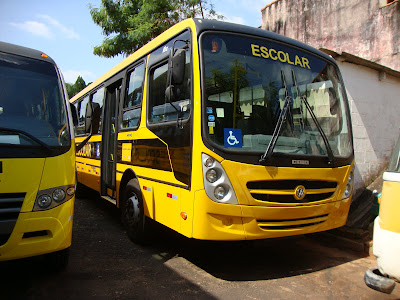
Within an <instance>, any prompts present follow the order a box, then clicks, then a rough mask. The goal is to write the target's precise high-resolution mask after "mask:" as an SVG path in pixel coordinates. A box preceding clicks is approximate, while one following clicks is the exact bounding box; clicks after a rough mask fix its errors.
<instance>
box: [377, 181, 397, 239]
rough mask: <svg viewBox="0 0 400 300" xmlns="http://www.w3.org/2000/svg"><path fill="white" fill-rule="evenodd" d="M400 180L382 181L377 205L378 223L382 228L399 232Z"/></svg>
mask: <svg viewBox="0 0 400 300" xmlns="http://www.w3.org/2000/svg"><path fill="white" fill-rule="evenodd" d="M399 195H400V182H395V181H386V180H384V181H383V187H382V196H381V202H380V207H379V225H380V226H381V228H382V229H385V230H388V231H393V232H397V233H399V234H400V218H399V213H400V196H399Z"/></svg>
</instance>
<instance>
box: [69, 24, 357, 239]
mask: <svg viewBox="0 0 400 300" xmlns="http://www.w3.org/2000/svg"><path fill="white" fill-rule="evenodd" d="M71 102H72V103H73V104H74V105H75V107H76V109H77V111H78V113H79V121H80V123H79V125H78V126H77V127H76V135H77V138H76V142H80V141H82V140H83V139H85V138H86V135H85V134H84V121H85V118H87V116H86V115H85V114H86V110H85V107H87V104H88V103H89V104H92V107H93V109H92V110H91V111H90V112H89V115H94V114H96V115H99V116H101V126H100V127H99V129H98V133H97V134H94V135H93V137H92V138H91V139H90V140H89V142H88V144H87V145H86V146H85V147H84V148H83V149H82V150H81V151H80V152H79V153H78V154H77V162H76V168H77V174H78V175H77V176H78V181H79V182H80V183H82V184H83V185H86V186H87V187H90V188H92V189H94V190H96V191H98V192H99V193H100V195H101V196H102V197H103V198H104V199H107V200H108V201H110V202H112V203H114V204H115V205H116V206H118V207H119V208H120V209H121V218H122V222H123V223H124V225H125V227H126V230H127V233H128V235H129V236H130V238H131V239H132V240H134V241H137V242H140V241H143V240H144V239H145V238H146V237H147V228H148V222H149V219H153V220H155V221H157V222H159V223H161V224H163V225H165V226H167V227H169V228H171V229H173V230H175V231H177V232H179V233H180V234H182V235H184V236H186V237H190V238H195V239H206V240H252V239H266V238H273V237H282V236H291V235H299V234H305V233H311V232H317V231H322V230H328V229H332V228H336V227H339V226H342V225H344V224H345V222H346V219H347V215H348V210H349V206H350V202H351V196H352V190H353V182H354V180H353V179H354V175H353V164H354V151H353V143H352V131H351V121H350V113H349V105H348V100H347V96H346V92H345V87H344V84H343V81H342V78H341V75H340V71H339V69H338V67H337V65H336V63H335V61H334V60H333V59H332V58H331V57H329V56H327V55H325V54H324V53H322V52H320V51H318V50H316V49H313V48H311V47H309V46H307V45H305V44H302V43H300V42H297V41H294V40H292V39H288V38H286V37H283V36H280V35H277V34H274V33H271V32H268V31H264V30H261V29H256V28H251V27H247V26H242V25H237V24H232V23H225V22H220V21H214V20H203V19H188V20H185V21H182V22H180V23H178V24H177V25H175V26H173V27H171V28H170V29H168V30H167V31H165V32H164V33H162V34H161V35H159V36H158V37H156V38H154V39H153V40H151V41H150V42H149V43H148V44H146V45H145V46H143V47H142V48H140V49H139V50H137V51H136V52H135V53H133V54H132V55H130V56H129V57H127V58H126V59H125V60H123V61H122V62H121V63H119V64H118V65H117V66H115V67H114V68H113V69H111V70H110V71H109V72H107V73H106V74H104V75H103V76H102V77H100V78H99V79H98V80H96V81H95V82H93V83H92V84H91V85H89V86H88V87H86V88H85V89H84V90H82V91H81V92H80V93H79V94H77V95H76V96H75V97H74V98H73V99H71Z"/></svg>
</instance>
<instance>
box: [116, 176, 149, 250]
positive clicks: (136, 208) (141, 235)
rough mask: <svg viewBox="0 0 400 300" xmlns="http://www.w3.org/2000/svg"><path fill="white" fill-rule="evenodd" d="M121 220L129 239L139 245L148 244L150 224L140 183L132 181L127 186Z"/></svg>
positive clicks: (135, 180)
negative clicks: (145, 211) (145, 212)
mask: <svg viewBox="0 0 400 300" xmlns="http://www.w3.org/2000/svg"><path fill="white" fill-rule="evenodd" d="M121 220H122V223H123V225H124V227H125V230H126V233H127V235H128V237H129V238H130V239H131V240H132V241H133V242H134V243H137V244H146V243H147V242H148V238H149V229H148V227H149V224H148V220H147V218H146V216H145V214H144V206H143V197H142V193H141V191H140V186H139V181H138V180H137V179H136V178H135V179H131V180H130V181H129V182H128V184H127V185H126V187H125V189H124V193H123V198H122V205H121Z"/></svg>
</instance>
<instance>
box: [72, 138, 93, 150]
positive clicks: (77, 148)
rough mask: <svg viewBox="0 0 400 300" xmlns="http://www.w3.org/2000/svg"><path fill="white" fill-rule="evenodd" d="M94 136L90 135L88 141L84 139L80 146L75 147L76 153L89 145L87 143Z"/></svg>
mask: <svg viewBox="0 0 400 300" xmlns="http://www.w3.org/2000/svg"><path fill="white" fill-rule="evenodd" d="M92 135H93V134H89V135H88V136H87V137H86V139H84V140H83V141H82V142H80V144H79V145H78V146H76V147H75V152H79V150H81V149H82V148H83V146H85V145H86V144H87V142H88V141H89V140H90V138H91V137H92Z"/></svg>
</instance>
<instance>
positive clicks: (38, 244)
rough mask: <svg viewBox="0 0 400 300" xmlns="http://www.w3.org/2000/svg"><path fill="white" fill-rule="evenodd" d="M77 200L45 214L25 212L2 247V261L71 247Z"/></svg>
mask: <svg viewBox="0 0 400 300" xmlns="http://www.w3.org/2000/svg"><path fill="white" fill-rule="evenodd" d="M74 200H75V197H73V198H72V199H70V200H69V201H67V202H65V203H63V204H61V205H59V206H57V207H55V208H53V209H50V210H45V211H36V212H21V213H20V214H19V216H18V220H17V222H16V224H15V227H14V230H13V232H12V233H11V235H10V237H9V239H8V240H7V242H6V243H5V244H3V245H2V246H0V261H5V260H12V259H19V258H25V257H30V256H36V255H41V254H47V253H50V252H55V251H58V250H62V249H65V248H68V247H69V246H70V245H71V238H72V222H73V212H74Z"/></svg>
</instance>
